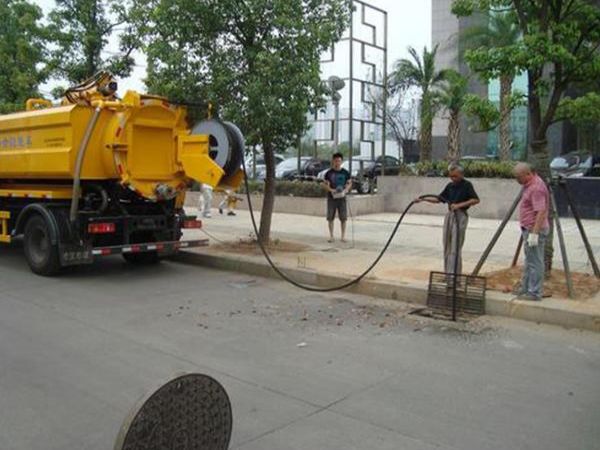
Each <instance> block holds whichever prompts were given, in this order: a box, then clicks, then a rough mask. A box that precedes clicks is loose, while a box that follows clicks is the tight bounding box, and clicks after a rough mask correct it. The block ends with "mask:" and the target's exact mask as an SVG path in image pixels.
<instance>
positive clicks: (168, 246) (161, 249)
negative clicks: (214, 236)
mask: <svg viewBox="0 0 600 450" xmlns="http://www.w3.org/2000/svg"><path fill="white" fill-rule="evenodd" d="M206 246H208V239H199V240H195V241H169V242H149V243H146V244H127V245H115V246H112V247H96V248H93V249H92V252H91V254H92V256H94V257H96V256H109V255H121V254H125V253H143V252H158V254H159V255H163V256H166V255H170V254H173V253H176V252H177V251H178V250H180V249H182V248H195V247H206Z"/></svg>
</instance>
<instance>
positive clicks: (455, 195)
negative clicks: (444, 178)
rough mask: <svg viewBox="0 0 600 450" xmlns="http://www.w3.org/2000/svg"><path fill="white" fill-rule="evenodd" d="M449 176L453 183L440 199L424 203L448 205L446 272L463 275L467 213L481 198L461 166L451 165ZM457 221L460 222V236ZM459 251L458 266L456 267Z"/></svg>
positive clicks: (445, 234)
mask: <svg viewBox="0 0 600 450" xmlns="http://www.w3.org/2000/svg"><path fill="white" fill-rule="evenodd" d="M448 176H449V177H450V179H451V180H452V181H451V182H450V183H448V185H447V186H446V187H445V188H444V190H443V191H442V193H441V194H440V195H439V196H438V199H433V198H432V199H429V198H428V199H426V200H424V201H426V202H428V203H446V204H447V205H448V213H447V214H446V218H445V219H444V238H443V239H444V272H446V273H458V274H460V273H462V257H461V251H462V247H463V244H464V242H465V234H466V232H467V225H468V224H469V215H468V214H467V211H468V209H469V208H470V207H471V206H475V205H477V204H478V203H479V197H478V196H477V193H476V192H475V189H474V188H473V185H472V184H471V182H470V181H468V180H465V175H464V169H463V168H462V167H461V166H460V165H458V164H451V165H450V166H449V167H448ZM421 201H423V200H420V199H417V202H421ZM455 221H458V235H457V234H456V233H457V230H456V228H457V227H456V222H455ZM457 239H458V243H457ZM457 244H458V245H457ZM457 250H458V266H457V267H454V265H455V261H456V251H457ZM455 271H456V272H455Z"/></svg>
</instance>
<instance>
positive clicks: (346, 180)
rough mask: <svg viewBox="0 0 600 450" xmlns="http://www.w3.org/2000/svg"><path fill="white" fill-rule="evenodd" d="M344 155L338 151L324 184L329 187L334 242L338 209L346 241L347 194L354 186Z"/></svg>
mask: <svg viewBox="0 0 600 450" xmlns="http://www.w3.org/2000/svg"><path fill="white" fill-rule="evenodd" d="M342 162H343V156H342V154H341V153H336V154H335V155H333V158H332V159H331V167H332V168H331V169H329V170H328V171H327V172H326V173H325V181H324V183H323V185H324V186H325V189H327V192H328V193H327V222H328V224H329V242H334V237H333V220H334V219H335V213H336V211H337V213H338V217H339V219H340V222H341V226H342V242H346V221H347V220H348V207H347V205H346V194H348V193H349V192H350V189H351V188H352V177H351V176H350V172H348V171H347V170H346V169H344V168H343V167H342Z"/></svg>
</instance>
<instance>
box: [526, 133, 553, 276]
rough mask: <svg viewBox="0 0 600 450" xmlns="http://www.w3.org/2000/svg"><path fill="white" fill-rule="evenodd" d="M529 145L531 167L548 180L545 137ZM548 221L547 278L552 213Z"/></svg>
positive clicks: (545, 263)
mask: <svg viewBox="0 0 600 450" xmlns="http://www.w3.org/2000/svg"><path fill="white" fill-rule="evenodd" d="M537 131H539V130H537ZM534 135H535V136H537V135H538V134H537V133H536V130H534ZM544 135H545V132H544ZM530 147H531V151H530V159H531V163H532V164H533V167H534V168H535V169H536V172H537V174H538V175H539V176H540V177H541V178H542V179H543V180H544V181H546V182H549V181H550V157H549V155H548V141H547V140H546V139H542V140H537V141H532V142H531V145H530ZM548 222H549V223H550V229H549V230H548V239H547V240H546V246H545V248H544V266H545V267H546V277H547V278H548V277H550V272H551V271H552V260H553V259H554V221H553V216H552V214H551V215H550V217H548Z"/></svg>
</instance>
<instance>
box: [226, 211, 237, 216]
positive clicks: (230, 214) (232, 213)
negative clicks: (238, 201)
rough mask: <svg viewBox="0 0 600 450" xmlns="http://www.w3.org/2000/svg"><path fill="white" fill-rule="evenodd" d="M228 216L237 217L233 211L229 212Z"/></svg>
mask: <svg viewBox="0 0 600 450" xmlns="http://www.w3.org/2000/svg"><path fill="white" fill-rule="evenodd" d="M227 215H228V216H235V215H236V213H234V212H233V211H229V212H228V213H227Z"/></svg>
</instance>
